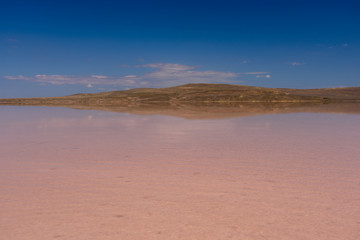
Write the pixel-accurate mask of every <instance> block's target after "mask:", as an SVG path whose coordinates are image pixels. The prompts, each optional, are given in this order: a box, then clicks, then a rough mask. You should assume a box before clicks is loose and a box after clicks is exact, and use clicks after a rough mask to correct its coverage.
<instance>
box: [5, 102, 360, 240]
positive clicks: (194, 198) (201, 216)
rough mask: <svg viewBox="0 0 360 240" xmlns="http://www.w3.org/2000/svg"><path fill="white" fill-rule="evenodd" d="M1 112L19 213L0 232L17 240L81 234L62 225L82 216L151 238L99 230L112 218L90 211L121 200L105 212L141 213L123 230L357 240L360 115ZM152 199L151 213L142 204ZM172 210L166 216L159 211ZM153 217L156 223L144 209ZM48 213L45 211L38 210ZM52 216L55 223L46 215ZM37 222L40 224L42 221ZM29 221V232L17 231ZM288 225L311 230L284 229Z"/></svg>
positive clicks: (12, 200) (13, 202)
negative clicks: (40, 231)
mask: <svg viewBox="0 0 360 240" xmlns="http://www.w3.org/2000/svg"><path fill="white" fill-rule="evenodd" d="M0 116H1V119H0V156H1V158H0V169H1V170H0V181H1V183H2V187H3V188H2V190H0V201H2V203H3V206H5V207H4V209H10V210H9V211H6V212H3V214H5V215H6V219H8V220H7V221H6V222H1V219H0V226H1V225H3V226H7V227H6V228H5V231H4V232H5V236H15V235H16V234H15V235H12V234H14V232H16V231H18V235H16V236H20V237H19V238H14V239H21V236H23V235H22V234H30V233H31V234H33V236H35V237H34V238H33V239H39V235H36V234H34V233H33V229H34V228H36V226H34V225H36V224H37V223H41V224H42V225H41V226H43V225H44V222H45V223H46V224H45V225H46V226H47V227H48V228H50V229H52V228H53V227H55V230H54V231H57V229H59V228H60V229H62V228H64V229H65V230H66V231H67V232H71V231H75V235H74V236H76V230H74V229H75V228H74V229H73V228H70V227H69V228H67V227H64V225H61V224H63V222H62V221H70V219H73V218H74V214H76V213H79V214H83V215H75V218H77V219H78V221H77V224H80V225H79V226H78V228H86V227H90V228H91V229H92V230H94V229H97V230H98V231H103V230H104V229H107V230H108V231H110V232H112V234H113V236H114V238H109V239H120V238H121V239H140V238H143V237H144V236H145V235H146V236H148V234H149V233H148V232H147V233H146V234H144V235H141V232H139V231H135V230H134V231H132V232H133V234H135V235H136V234H139V235H136V236H135V235H134V238H126V237H125V238H124V236H126V235H121V234H120V233H121V231H120V233H119V231H118V230H116V231H117V232H118V233H117V234H115V232H116V231H115V230H114V229H119V226H118V225H116V226H114V228H110V227H109V226H107V225H101V227H99V226H100V225H98V222H99V221H105V222H106V223H107V221H108V220H106V219H107V218H106V216H102V215H101V214H100V213H98V216H96V217H93V218H91V217H89V215H88V214H89V210H86V209H92V210H91V211H93V209H96V208H99V207H97V206H98V205H96V204H106V203H107V202H108V201H109V199H113V200H112V201H114V202H116V204H113V205H111V207H108V208H106V209H103V210H102V211H105V212H106V211H108V212H111V214H112V215H114V214H113V211H119V212H120V213H121V214H120V215H121V216H122V215H125V216H128V215H129V216H131V215H134V214H135V215H136V214H137V215H136V216H138V218H137V220H136V221H134V220H132V222H131V221H130V220H129V221H130V223H131V224H132V225H125V226H126V227H125V228H124V229H132V228H131V226H134V227H136V229H139V228H144V226H147V227H145V229H148V231H152V230H154V226H152V225H151V224H150V223H157V225H156V226H163V228H164V229H165V230H166V229H171V228H172V227H175V229H178V228H177V227H178V226H179V225H181V226H183V227H182V229H183V230H184V231H185V232H186V233H187V236H198V237H199V236H200V235H201V236H204V234H200V235H196V234H197V233H194V232H192V231H193V230H191V229H193V228H190V227H189V228H187V227H186V226H192V227H194V226H197V227H199V229H200V228H201V229H203V230H204V232H208V231H211V230H216V231H215V232H214V233H213V235H211V236H209V237H208V238H207V239H219V238H220V239H221V236H222V235H220V236H218V235H217V234H219V233H220V232H221V231H225V230H226V231H230V232H233V234H235V235H236V234H241V233H244V232H246V233H247V234H249V235H248V236H252V237H251V239H263V236H262V235H256V234H255V233H258V231H259V229H262V231H263V233H264V234H265V235H266V233H267V234H268V235H267V236H268V238H267V239H327V240H328V239H340V237H341V236H345V238H344V239H353V240H355V239H357V238H356V237H357V236H358V234H357V232H358V231H357V230H356V229H358V227H359V224H358V223H357V222H356V219H359V215H358V213H359V211H358V210H359V205H358V199H359V197H360V190H359V188H358V186H359V183H360V182H359V178H358V176H359V172H360V161H359V156H360V148H359V142H360V125H359V124H358V123H359V122H360V115H347V114H310V113H297V114H280V115H262V116H253V117H243V118H230V119H220V120H186V119H182V118H177V117H169V116H161V115H131V114H122V113H111V112H100V111H99V112H98V111H88V110H82V111H78V110H71V109H62V108H41V107H0ZM33 192H36V194H35V195H34V194H33ZM100 193H101V194H100ZM116 193H118V194H119V196H114V194H116ZM37 194H42V195H41V196H42V197H41V198H40V197H39V198H37V197H36V196H37ZM141 194H142V195H144V196H142V195H141ZM74 195H76V196H77V197H76V201H75V200H72V197H73V196H74ZM153 196H157V197H153ZM28 198H30V199H32V200H31V201H30V202H28V204H30V205H26V204H25V205H24V204H22V200H21V199H23V200H24V199H28ZM34 198H35V199H34ZM152 198H154V199H153V200H152ZM59 199H60V200H59ZM61 199H62V200H61ZM139 199H140V200H139ZM43 201H44V202H43ZM59 201H60V202H59ZM63 201H65V203H66V204H65V205H64V202H63ZM74 201H75V202H74ZM78 202H79V203H78ZM70 203H71V204H72V205H71V204H70ZM80 203H81V204H80ZM135 203H136V204H135ZM145 203H146V204H150V206H148V205H144V209H142V208H141V206H143V205H142V204H145ZM68 204H70V205H68ZM76 204H80V205H76ZM131 204H133V205H131ZM134 204H135V205H134ZM174 204H175V206H174ZM53 205H54V206H56V207H57V208H59V209H63V210H62V211H59V212H56V213H54V214H56V215H54V216H53V215H51V214H49V213H48V212H49V211H48V210H47V207H52V206H53ZM29 206H30V207H29ZM31 206H34V207H31ZM69 206H71V207H72V208H71V207H69ZM84 206H87V208H85V210H81V209H82V208H84ZM101 206H102V205H101ZM129 206H130V207H129ZM213 206H221V207H220V208H214V207H213ZM234 206H246V207H245V208H244V209H243V208H241V207H238V208H234ZM164 207H167V212H162V211H163V208H164ZM11 209H12V210H11ZM14 209H23V210H21V211H20V210H16V211H14ZM66 209H72V210H71V211H70V210H69V211H70V212H69V211H67V210H66ZM189 209H191V210H189ZM219 209H220V210H221V211H220V210H219ZM151 210H154V211H153V213H152V214H153V215H152V217H149V216H148V215H146V213H147V212H148V211H151ZM155 210H161V211H160V212H159V213H158V214H157V213H155ZM218 210H219V211H218ZM39 211H40V212H41V211H45V212H47V214H43V215H36V214H37V212H39ZM91 211H90V212H91ZM98 211H100V210H98ZM13 212H17V213H23V215H24V216H25V217H24V216H21V217H20V216H18V215H16V214H15V213H13ZM85 213H86V214H85ZM0 214H1V210H0ZM144 214H145V215H144ZM48 215H49V216H52V218H51V219H47V218H46V216H48ZM56 216H61V218H59V219H57V217H56ZM237 216H243V217H241V218H237ZM34 217H35V218H36V219H38V220H37V221H33V220H32V219H33V218H34ZM164 217H166V221H163V222H161V219H162V218H164ZM194 218H198V222H197V223H196V222H195V223H194ZM20 219H21V223H22V224H23V226H24V227H22V228H15V227H14V225H11V224H19V223H18V222H19V221H20ZM27 219H29V220H27ZM44 219H46V220H44ZM91 219H93V220H94V224H95V225H91ZM139 219H140V220H139ZM146 219H149V220H146ZM171 219H174V221H172V220H171ZM224 219H225V220H226V221H225V220H224ZM244 219H245V220H246V221H245V220H244ZM289 219H290V220H289ZM329 219H330V220H329ZM209 220H211V222H208V221H209ZM224 221H225V222H224ZM243 221H245V222H243ZM234 222H237V224H238V225H239V226H242V227H241V228H239V229H238V230H235V228H234V227H231V225H230V224H232V225H234ZM190 223H191V224H190ZM270 223H271V224H270ZM149 224H150V225H149ZM172 224H173V225H172ZM189 224H190V225H189ZM212 224H213V225H212ZM26 226H28V228H27V227H26ZM58 226H62V227H58ZM274 226H275V228H274ZM291 226H298V227H299V228H302V229H305V230H306V231H300V232H299V231H297V230H296V229H295V230H289V231H288V232H286V231H287V230H284V229H291ZM315 226H316V227H315ZM37 228H39V226H37ZM14 229H17V230H14ZM229 229H230V230H229ZM274 229H275V230H274ZM276 229H277V230H276ZM276 231H278V233H279V234H280V235H281V236H284V238H279V236H280V235H276V234H275V233H276ZM284 231H285V232H286V233H287V234H288V235H286V234H285V235H283V234H284ZM90 232H91V231H90ZM90 232H89V233H90ZM169 232H170V233H169V234H172V233H173V232H177V230H174V229H173V230H171V231H169ZM318 233H321V234H320V235H318ZM6 234H8V235H6ZM31 234H30V236H32V235H31ZM119 234H120V235H119ZM274 234H275V235H274ZM301 234H305V235H301ZM42 236H44V235H42ZM86 236H87V235H86ZM89 236H91V234H90V235H89ZM89 236H87V237H84V238H80V239H88V237H89ZM151 236H152V235H151ZM169 236H170V235H167V237H165V236H164V237H163V238H159V237H158V236H153V238H151V237H150V238H149V239H169ZM271 236H272V237H271ZM299 236H300V237H299ZM49 237H51V236H49ZM212 237H214V238H212ZM215 237H217V238H215ZM285 237H286V238H285ZM296 237H298V238H296Z"/></svg>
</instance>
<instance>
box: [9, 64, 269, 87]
mask: <svg viewBox="0 0 360 240" xmlns="http://www.w3.org/2000/svg"><path fill="white" fill-rule="evenodd" d="M136 67H137V68H151V69H156V70H155V71H152V72H149V73H145V74H143V75H139V76H137V75H126V76H120V77H116V76H106V75H90V76H75V75H46V74H37V75H35V76H23V75H18V76H4V78H5V79H9V80H23V81H31V82H37V83H40V84H53V85H64V84H81V85H85V86H87V87H93V86H95V85H116V86H123V87H170V86H176V85H181V84H186V83H236V82H239V80H236V77H238V76H240V75H242V74H245V75H255V76H259V75H264V76H265V75H266V76H270V75H269V73H268V72H246V73H234V72H220V71H212V70H208V71H198V70H195V69H196V68H198V67H199V66H189V65H182V64H173V63H155V64H144V65H137V66H136ZM267 78H269V77H267Z"/></svg>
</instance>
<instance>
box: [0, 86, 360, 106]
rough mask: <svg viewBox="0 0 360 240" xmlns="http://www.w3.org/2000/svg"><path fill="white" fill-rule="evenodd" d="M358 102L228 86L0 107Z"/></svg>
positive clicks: (315, 92) (334, 94) (346, 96)
mask: <svg viewBox="0 0 360 240" xmlns="http://www.w3.org/2000/svg"><path fill="white" fill-rule="evenodd" d="M306 102H308V103H324V102H325V103H328V102H360V87H349V88H322V89H287V88H262V87H251V86H241V85H229V84H185V85H181V86H177V87H170V88H137V89H131V90H124V91H112V92H103V93H93V94H75V95H70V96H64V97H47V98H12V99H0V104H1V105H41V106H75V105H76V106H139V105H144V104H145V105H148V104H151V105H153V104H160V105H161V104H162V105H177V104H186V105H212V104H215V105H219V104H220V105H221V104H226V105H228V104H233V103H306Z"/></svg>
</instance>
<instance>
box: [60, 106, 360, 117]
mask: <svg viewBox="0 0 360 240" xmlns="http://www.w3.org/2000/svg"><path fill="white" fill-rule="evenodd" d="M63 107H70V106H63ZM71 108H73V109H79V110H100V111H110V112H119V113H131V114H140V115H153V114H158V115H168V116H175V117H181V118H187V119H216V118H232V117H246V116H255V115H265V114H286V113H300V112H308V113H333V114H360V103H331V104H321V103H268V104H264V103H247V104H232V105H229V104H211V105H184V104H182V105H170V104H163V105H159V104H144V105H136V106H127V107H125V106H118V107H115V106H85V105H77V106H71Z"/></svg>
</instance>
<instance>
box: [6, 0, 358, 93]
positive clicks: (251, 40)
mask: <svg viewBox="0 0 360 240" xmlns="http://www.w3.org/2000/svg"><path fill="white" fill-rule="evenodd" d="M0 66H1V67H0V98H3V97H35V96H58V95H67V94H74V93H79V92H99V91H110V90H116V89H119V90H121V89H128V88H135V87H168V86H175V85H180V84H185V83H197V82H204V83H231V84H244V85H254V86H263V87H291V88H318V87H345V86H360V77H359V67H360V2H358V1H356V0H353V1H349V0H344V1H318V0H313V1H301V0H299V1H285V0H283V1H280V0H278V1H276V0H274V1H265V0H262V1H261V0H253V1H241V0H239V1H228V0H223V1H211V0H210V1H186V0H185V1H136V0H133V1H106V0H103V1H92V0H89V1H68V0H64V1H37V0H33V1H17V0H5V1H1V7H0Z"/></svg>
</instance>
